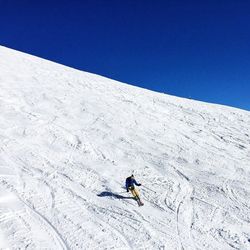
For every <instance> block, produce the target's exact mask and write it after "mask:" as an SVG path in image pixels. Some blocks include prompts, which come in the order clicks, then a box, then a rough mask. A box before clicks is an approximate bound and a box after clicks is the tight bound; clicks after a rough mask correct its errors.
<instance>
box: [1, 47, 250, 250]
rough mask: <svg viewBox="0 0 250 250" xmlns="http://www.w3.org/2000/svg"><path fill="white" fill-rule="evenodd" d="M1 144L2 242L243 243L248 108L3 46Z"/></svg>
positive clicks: (7, 245)
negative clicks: (131, 183)
mask: <svg viewBox="0 0 250 250" xmlns="http://www.w3.org/2000/svg"><path fill="white" fill-rule="evenodd" d="M0 142H1V144H0V249H121V250H125V249H137V250H139V249H162V250H163V249H170V250H171V249H185V250H186V249H190V250H194V249H220V250H221V249H223V250H227V249H228V250H229V249H241V250H244V249H250V112H247V111H243V110H239V109H235V108H230V107H225V106H221V105H214V104H207V103H202V102H197V101H193V100H188V99H182V98H177V97H174V96H169V95H165V94H160V93H155V92H152V91H148V90H144V89H140V88H137V87H133V86H129V85H126V84H123V83H119V82H116V81H114V80H111V79H107V78H104V77H101V76H98V75H94V74H90V73H86V72H81V71H78V70H75V69H71V68H69V67H65V66H62V65H59V64H56V63H52V62H49V61H46V60H43V59H40V58H37V57H34V56H30V55H27V54H24V53H21V52H17V51H14V50H10V49H7V48H5V47H0ZM131 173H134V175H135V177H136V180H137V181H138V182H140V183H142V186H141V187H139V190H140V194H141V198H142V200H143V202H144V203H145V205H144V206H143V207H138V205H137V203H136V201H135V200H133V199H132V197H131V194H129V193H127V192H126V190H125V189H124V181H125V178H126V177H128V176H129V175H131Z"/></svg>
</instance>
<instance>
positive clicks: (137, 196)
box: [128, 187, 139, 199]
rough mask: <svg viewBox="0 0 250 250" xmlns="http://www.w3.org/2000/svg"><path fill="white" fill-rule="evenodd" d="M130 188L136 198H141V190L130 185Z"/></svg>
mask: <svg viewBox="0 0 250 250" xmlns="http://www.w3.org/2000/svg"><path fill="white" fill-rule="evenodd" d="M128 189H129V191H130V192H131V194H132V195H133V196H134V197H135V198H137V199H139V192H138V190H136V189H135V188H134V187H129V188H128Z"/></svg>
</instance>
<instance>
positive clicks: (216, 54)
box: [0, 0, 250, 110]
mask: <svg viewBox="0 0 250 250" xmlns="http://www.w3.org/2000/svg"><path fill="white" fill-rule="evenodd" d="M0 44H1V45H4V46H7V47H10V48H14V49H17V50H21V51H24V52H27V53H30V54H33V55H37V56H40V57H43V58H46V59H49V60H52V61H56V62H59V63H62V64H65V65H68V66H72V67H74V68H78V69H81V70H84V71H88V72H93V73H96V74H100V75H104V76H107V77H110V78H113V79H116V80H120V81H123V82H126V83H130V84H133V85H137V86H140V87H144V88H148V89H152V90H155V91H159V92H164V93H168V94H172V95H177V96H181V97H187V98H192V99H197V100H202V101H207V102H214V103H220V104H225V105H230V106H234V107H239V108H243V109H246V110H250V1H248V0H244V1H243V0H234V1H232V0H216V1H215V0H207V1H200V0H197V1H193V0H189V1H187V0H186V1H185V0H183V1H179V0H170V1H168V0H158V1H157V0H123V1H122V0H88V1H85V0H78V1H77V0H68V1H66V0H60V1H59V0H58V1H57V0H54V1H53V0H51V1H47V0H44V1H31V0H22V1H20V0H13V1H11V0H0Z"/></svg>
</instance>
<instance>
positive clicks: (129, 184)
mask: <svg viewBox="0 0 250 250" xmlns="http://www.w3.org/2000/svg"><path fill="white" fill-rule="evenodd" d="M135 185H136V186H141V184H140V183H137V181H136V180H135V177H134V175H133V174H132V175H131V176H129V177H128V178H127V179H126V189H127V192H129V191H130V192H131V193H132V195H133V196H134V198H135V200H136V201H137V202H138V204H139V205H140V206H142V205H143V203H142V202H141V200H140V196H139V192H138V190H137V189H136V188H135Z"/></svg>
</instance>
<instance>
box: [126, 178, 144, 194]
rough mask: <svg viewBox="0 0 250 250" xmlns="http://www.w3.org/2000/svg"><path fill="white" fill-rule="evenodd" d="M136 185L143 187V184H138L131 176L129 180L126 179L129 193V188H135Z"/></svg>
mask: <svg viewBox="0 0 250 250" xmlns="http://www.w3.org/2000/svg"><path fill="white" fill-rule="evenodd" d="M134 185H136V186H141V184H139V183H137V182H136V180H135V179H134V178H131V176H129V177H128V178H127V179H126V189H127V191H128V188H129V187H134Z"/></svg>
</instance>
